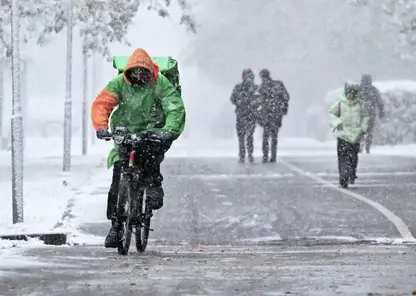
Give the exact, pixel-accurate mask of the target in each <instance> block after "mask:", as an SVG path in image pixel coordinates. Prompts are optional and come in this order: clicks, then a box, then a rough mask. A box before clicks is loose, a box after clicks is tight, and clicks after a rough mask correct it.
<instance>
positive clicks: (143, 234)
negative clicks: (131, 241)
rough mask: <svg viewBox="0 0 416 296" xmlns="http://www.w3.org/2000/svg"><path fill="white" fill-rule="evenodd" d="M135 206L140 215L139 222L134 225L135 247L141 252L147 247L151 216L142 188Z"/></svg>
mask: <svg viewBox="0 0 416 296" xmlns="http://www.w3.org/2000/svg"><path fill="white" fill-rule="evenodd" d="M137 208H138V212H139V215H140V217H141V219H140V220H141V221H140V222H141V223H138V224H137V225H136V249H137V252H140V253H142V252H144V251H145V250H146V247H147V241H148V239H149V233H150V219H151V218H152V210H151V209H150V207H149V205H148V204H147V202H146V199H145V196H144V190H142V191H140V197H139V200H138V204H137Z"/></svg>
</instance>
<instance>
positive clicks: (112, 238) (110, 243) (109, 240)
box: [104, 222, 117, 248]
mask: <svg viewBox="0 0 416 296" xmlns="http://www.w3.org/2000/svg"><path fill="white" fill-rule="evenodd" d="M104 246H105V247H106V248H117V225H116V223H115V222H111V228H110V231H109V232H108V234H107V237H106V238H105V243H104Z"/></svg>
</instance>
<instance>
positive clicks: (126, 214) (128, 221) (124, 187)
mask: <svg viewBox="0 0 416 296" xmlns="http://www.w3.org/2000/svg"><path fill="white" fill-rule="evenodd" d="M132 194H134V190H132V189H131V187H130V184H129V183H128V182H125V181H124V182H123V181H122V182H120V191H119V197H118V199H119V200H118V206H117V208H118V209H117V211H118V220H119V221H118V232H117V250H118V253H119V254H120V255H127V254H128V252H129V248H130V243H131V235H132V233H133V223H132V222H133V221H132V213H133V212H134V210H133V209H132V203H131V201H132V199H133V198H134V196H132Z"/></svg>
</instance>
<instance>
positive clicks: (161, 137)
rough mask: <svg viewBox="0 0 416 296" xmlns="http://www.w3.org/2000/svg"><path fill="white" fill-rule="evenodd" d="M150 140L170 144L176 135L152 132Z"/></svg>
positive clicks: (149, 136)
mask: <svg viewBox="0 0 416 296" xmlns="http://www.w3.org/2000/svg"><path fill="white" fill-rule="evenodd" d="M148 138H149V139H150V140H156V141H161V142H169V141H173V140H174V135H173V134H172V133H170V132H167V131H157V132H150V133H149V134H148Z"/></svg>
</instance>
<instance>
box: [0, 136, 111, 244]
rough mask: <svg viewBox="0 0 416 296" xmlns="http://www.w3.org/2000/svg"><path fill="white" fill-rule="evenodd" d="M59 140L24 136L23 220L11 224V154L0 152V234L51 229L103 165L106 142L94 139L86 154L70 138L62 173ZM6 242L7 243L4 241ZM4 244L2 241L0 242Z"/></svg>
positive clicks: (78, 143)
mask: <svg viewBox="0 0 416 296" xmlns="http://www.w3.org/2000/svg"><path fill="white" fill-rule="evenodd" d="M62 145H63V143H62V139H59V138H56V139H54V138H52V139H50V138H49V139H40V138H37V139H36V138H33V139H30V138H29V139H27V141H26V143H25V147H26V149H25V150H26V151H25V160H24V180H25V182H24V223H21V224H15V225H13V224H12V186H11V155H10V152H5V151H2V152H0V192H2V194H1V196H0V202H1V205H2V206H1V208H0V234H2V235H5V234H6V235H7V234H13V233H38V232H42V233H44V232H51V231H53V230H54V227H55V224H56V223H57V221H59V220H60V219H61V217H62V215H63V214H64V212H65V209H66V207H67V204H68V200H69V199H70V198H71V197H72V196H74V195H76V194H77V191H78V189H79V188H80V187H81V186H82V184H84V183H85V182H87V181H88V179H89V178H90V176H91V175H94V173H95V171H97V169H99V168H101V167H103V166H105V157H106V153H107V151H108V150H109V147H108V145H110V144H108V143H103V142H98V144H97V145H95V146H93V147H91V150H90V151H89V154H88V156H82V155H81V144H80V140H79V139H74V140H73V151H72V153H73V156H72V172H71V173H63V172H62V148H61V147H62ZM6 245H7V244H6ZM1 246H4V244H2V245H0V248H1Z"/></svg>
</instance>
